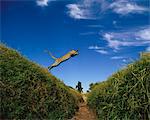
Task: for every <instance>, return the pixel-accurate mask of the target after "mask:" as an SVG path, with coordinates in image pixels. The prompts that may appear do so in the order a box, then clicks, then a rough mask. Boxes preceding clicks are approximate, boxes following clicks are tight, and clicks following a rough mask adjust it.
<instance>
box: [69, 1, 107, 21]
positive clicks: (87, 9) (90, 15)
mask: <svg viewBox="0 0 150 120" xmlns="http://www.w3.org/2000/svg"><path fill="white" fill-rule="evenodd" d="M107 6H108V5H107V2H106V1H105V0H79V1H78V2H77V3H74V4H68V5H67V8H68V14H69V16H70V17H72V18H74V19H97V18H98V17H99V15H100V13H101V12H102V11H105V9H106V8H107ZM97 11H99V12H97Z"/></svg>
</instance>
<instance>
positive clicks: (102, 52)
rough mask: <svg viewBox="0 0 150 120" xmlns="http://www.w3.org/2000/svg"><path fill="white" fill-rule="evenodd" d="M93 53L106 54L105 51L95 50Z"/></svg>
mask: <svg viewBox="0 0 150 120" xmlns="http://www.w3.org/2000/svg"><path fill="white" fill-rule="evenodd" d="M95 51H96V52H98V53H101V54H108V52H107V51H106V50H95Z"/></svg>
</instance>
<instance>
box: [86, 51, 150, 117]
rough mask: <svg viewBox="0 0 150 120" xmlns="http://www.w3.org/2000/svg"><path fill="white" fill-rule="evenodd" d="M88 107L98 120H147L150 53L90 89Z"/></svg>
mask: <svg viewBox="0 0 150 120" xmlns="http://www.w3.org/2000/svg"><path fill="white" fill-rule="evenodd" d="M88 105H89V106H90V107H91V108H93V109H96V113H97V115H98V117H99V119H100V120H140V119H143V120H148V119H150V53H147V55H146V54H144V55H141V59H140V60H138V61H136V62H134V63H132V64H129V65H128V66H127V67H126V68H124V69H122V70H120V71H118V72H117V73H115V74H113V75H112V76H111V77H109V78H108V79H107V80H106V81H104V82H101V83H99V84H97V85H96V86H95V87H94V88H92V91H91V92H90V93H88Z"/></svg>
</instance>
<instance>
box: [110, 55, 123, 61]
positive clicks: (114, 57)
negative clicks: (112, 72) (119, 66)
mask: <svg viewBox="0 0 150 120" xmlns="http://www.w3.org/2000/svg"><path fill="white" fill-rule="evenodd" d="M124 58H125V57H123V56H113V57H111V59H112V60H118V59H124Z"/></svg>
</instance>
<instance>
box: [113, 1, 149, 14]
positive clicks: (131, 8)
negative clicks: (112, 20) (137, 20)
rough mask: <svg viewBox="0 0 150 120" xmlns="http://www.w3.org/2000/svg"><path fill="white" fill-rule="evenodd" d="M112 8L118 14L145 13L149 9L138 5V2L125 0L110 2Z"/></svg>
mask: <svg viewBox="0 0 150 120" xmlns="http://www.w3.org/2000/svg"><path fill="white" fill-rule="evenodd" d="M110 8H111V9H112V10H113V11H114V12H115V13H117V14H122V15H126V14H129V13H143V12H145V11H148V8H145V7H142V6H139V5H137V4H136V3H130V2H128V1H125V0H119V1H117V2H113V3H112V4H110Z"/></svg>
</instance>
